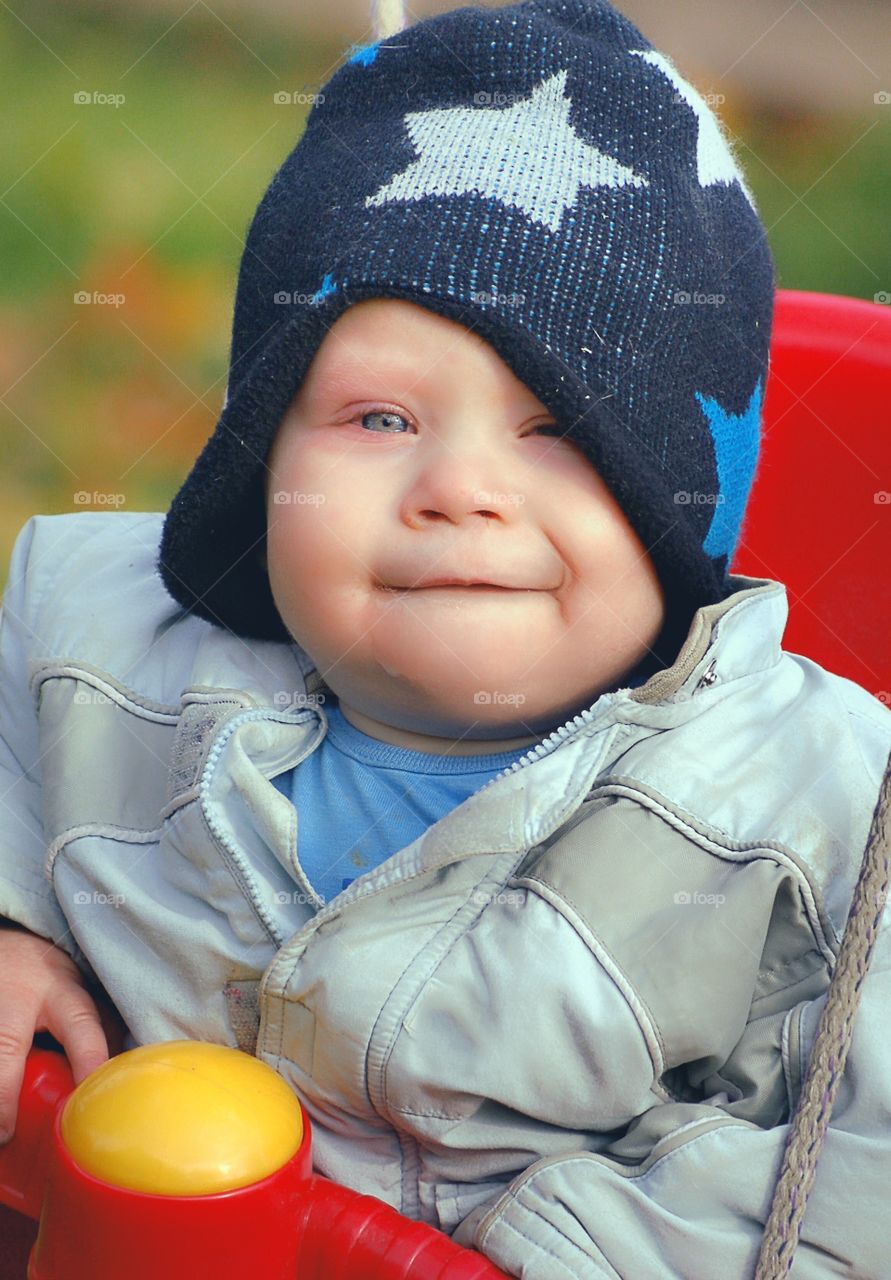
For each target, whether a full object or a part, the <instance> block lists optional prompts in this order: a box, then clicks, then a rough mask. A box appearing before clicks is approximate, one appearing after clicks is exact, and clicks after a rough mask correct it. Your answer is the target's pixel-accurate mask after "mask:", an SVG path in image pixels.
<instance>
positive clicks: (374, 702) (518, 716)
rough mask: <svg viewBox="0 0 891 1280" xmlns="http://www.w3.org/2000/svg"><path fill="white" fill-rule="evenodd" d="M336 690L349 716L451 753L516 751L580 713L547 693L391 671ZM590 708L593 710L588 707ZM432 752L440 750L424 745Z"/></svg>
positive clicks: (334, 690)
mask: <svg viewBox="0 0 891 1280" xmlns="http://www.w3.org/2000/svg"><path fill="white" fill-rule="evenodd" d="M332 691H333V692H334V693H336V694H337V696H338V697H339V698H340V699H341V703H342V704H345V705H346V707H347V710H348V712H349V711H352V712H360V713H361V715H363V716H366V717H368V718H369V719H370V720H372V721H374V722H375V726H380V727H381V728H382V729H383V728H386V729H390V730H393V731H395V733H396V734H397V735H398V734H399V733H408V734H417V735H420V736H421V737H423V738H425V739H435V740H436V741H437V742H439V741H441V742H442V744H443V746H442V750H443V751H446V750H447V749H448V747H449V746H450V745H451V744H455V743H464V744H468V745H469V744H470V743H478V744H480V747H481V748H482V749H485V748H486V744H491V746H490V748H489V749H490V750H491V751H493V752H495V751H501V750H510V749H512V748H513V747H514V746H515V745H516V746H519V745H520V744H521V743H523V742H525V741H526V740H531V739H535V740H540V739H541V738H543V737H545V736H547V734H549V733H550V732H552V731H553V730H554V729H556V728H557V727H558V726H559V725H561V724H563V723H564V722H565V721H566V720H567V719H569V718H570V716H571V715H573V714H574V712H575V710H577V708H574V707H573V708H566V709H564V708H562V707H555V706H554V705H552V704H548V703H547V702H546V700H545V699H543V698H542V694H541V691H539V692H538V694H537V695H536V696H535V698H534V699H533V695H531V694H529V695H527V694H525V693H523V692H520V691H518V690H510V689H504V688H500V689H499V688H497V687H496V688H483V687H481V686H480V685H479V684H474V683H473V682H471V683H470V684H463V683H456V682H454V681H451V682H447V683H442V682H440V683H438V684H437V685H436V687H434V688H431V687H430V686H428V685H424V684H418V683H414V682H412V681H411V680H408V679H406V677H405V675H404V674H402V675H397V674H395V673H394V672H393V670H392V669H391V671H390V673H384V676H383V678H382V679H381V680H377V681H374V682H372V683H370V684H369V685H367V686H365V687H361V686H360V687H352V688H350V689H342V690H341V691H338V690H337V689H334V687H333V685H332ZM584 705H587V703H585V704H584ZM360 727H361V726H360ZM530 745H531V742H530ZM424 749H426V750H433V751H435V750H437V749H438V748H437V745H436V743H435V742H434V743H433V744H427V743H425V744H424Z"/></svg>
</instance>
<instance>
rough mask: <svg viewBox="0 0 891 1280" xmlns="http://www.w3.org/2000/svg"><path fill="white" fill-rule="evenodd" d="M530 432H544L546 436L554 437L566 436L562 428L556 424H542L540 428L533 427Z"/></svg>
mask: <svg viewBox="0 0 891 1280" xmlns="http://www.w3.org/2000/svg"><path fill="white" fill-rule="evenodd" d="M532 431H546V432H548V434H550V435H554V436H563V435H565V434H566V433H565V431H564V430H563V428H562V427H558V426H557V424H556V422H543V423H541V425H540V426H538V427H533V428H532ZM531 434H532V433H531V432H530V435H531Z"/></svg>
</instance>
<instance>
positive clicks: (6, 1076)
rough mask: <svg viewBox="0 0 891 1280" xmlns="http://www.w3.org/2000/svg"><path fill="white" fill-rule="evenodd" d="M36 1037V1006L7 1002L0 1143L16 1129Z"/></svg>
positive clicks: (0, 1050) (1, 1041) (0, 1026)
mask: <svg viewBox="0 0 891 1280" xmlns="http://www.w3.org/2000/svg"><path fill="white" fill-rule="evenodd" d="M33 1038H34V1013H33V1010H32V1009H29V1008H27V1007H26V1006H22V1007H19V1008H16V1007H14V1006H13V1007H6V1006H4V1009H3V1015H2V1017H0V1146H2V1145H3V1144H4V1143H6V1142H8V1141H9V1140H10V1138H11V1137H12V1136H13V1134H14V1133H15V1120H16V1115H17V1113H18V1109H19V1095H20V1094H21V1092H22V1078H23V1077H24V1074H25V1059H26V1058H27V1056H28V1053H29V1051H30V1049H31V1041H32V1040H33Z"/></svg>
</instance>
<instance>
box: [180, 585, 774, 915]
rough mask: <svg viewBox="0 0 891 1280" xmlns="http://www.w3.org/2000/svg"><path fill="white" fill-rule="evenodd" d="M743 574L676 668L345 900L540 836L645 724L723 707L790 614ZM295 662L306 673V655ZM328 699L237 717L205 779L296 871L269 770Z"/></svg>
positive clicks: (540, 749)
mask: <svg viewBox="0 0 891 1280" xmlns="http://www.w3.org/2000/svg"><path fill="white" fill-rule="evenodd" d="M732 581H733V582H734V583H735V584H738V586H737V590H735V591H734V592H733V594H732V595H730V596H729V597H727V598H726V599H725V600H724V601H722V602H720V603H718V604H715V605H709V606H704V607H703V608H701V609H699V610H698V611H697V613H696V615H695V616H694V618H693V621H692V624H691V627H690V632H689V634H688V636H687V640H686V641H685V643H684V645H683V646H682V647H681V650H680V652H679V653H678V657H677V659H676V661H675V662H674V663H673V664H672V666H671V667H669V668H666V669H665V670H663V671H659V672H657V673H655V674H654V675H653V676H652V677H651V678H650V679H649V680H648V681H647V682H646V684H645V685H643V686H641V687H640V688H636V689H616V690H612V691H610V692H607V693H603V694H600V695H599V696H598V697H597V698H595V700H594V701H593V702H592V703H591V705H590V706H589V707H588V708H586V709H584V710H583V711H582V712H581V713H580V714H578V715H575V716H573V717H572V718H571V719H570V720H568V721H566V722H565V723H564V724H563V725H560V726H559V727H558V728H557V729H555V730H554V731H553V732H552V733H550V734H549V735H548V736H547V737H546V738H545V739H544V740H543V741H542V742H540V743H538V744H537V745H536V746H535V747H533V748H531V749H530V751H529V752H527V753H526V754H525V755H524V756H522V757H521V758H520V759H519V760H518V761H516V762H514V763H513V764H512V765H510V766H508V768H507V769H506V770H504V771H502V773H500V774H498V775H497V777H495V778H494V779H492V780H491V781H490V782H488V783H486V784H485V785H484V786H483V787H481V788H480V790H479V791H477V792H475V793H474V795H472V796H470V797H469V798H468V799H467V800H465V801H464V802H463V803H462V804H460V805H458V806H457V807H456V808H455V809H453V810H451V811H450V812H449V813H447V814H445V815H444V816H443V817H442V818H441V819H440V820H439V821H438V822H436V823H434V824H433V825H432V826H431V827H430V828H429V829H428V830H427V831H426V832H425V833H424V834H423V835H422V836H420V837H419V838H418V839H417V840H415V841H414V842H413V843H412V844H411V845H409V846H407V847H406V848H405V849H403V850H401V851H400V852H399V853H398V854H397V855H396V856H395V857H394V858H392V859H390V860H389V861H388V862H387V863H385V864H383V866H382V867H379V868H376V869H375V870H374V871H372V872H369V873H368V874H367V875H365V876H362V877H360V878H359V879H357V880H356V881H354V882H353V884H352V885H350V886H349V888H348V889H347V890H345V891H344V893H343V894H340V895H338V898H337V899H336V901H337V902H338V903H344V904H345V903H346V902H347V901H348V900H352V898H353V897H356V896H359V895H361V894H363V893H365V892H369V891H373V890H375V889H381V888H384V887H386V885H387V884H389V883H391V882H392V881H393V880H394V879H395V878H397V877H399V876H404V875H407V874H412V873H413V872H420V871H425V870H431V869H433V868H434V867H437V866H443V865H447V864H449V863H452V862H455V861H457V860H459V859H461V858H464V857H468V856H472V855H474V854H480V853H488V854H497V853H504V852H509V851H512V850H517V851H520V850H525V849H528V848H533V847H535V846H536V845H540V844H541V843H542V842H543V841H545V840H546V839H548V838H549V837H550V836H551V835H552V834H553V832H554V831H556V830H557V829H558V828H559V827H560V826H561V825H562V824H563V823H565V822H566V820H567V819H568V818H569V817H570V816H571V815H572V814H573V813H574V812H575V811H576V809H577V808H578V806H579V804H581V802H582V801H583V800H584V798H585V796H586V795H587V793H588V792H589V791H590V788H591V786H592V784H593V782H594V780H595V779H596V778H597V777H598V776H599V775H601V774H603V773H604V772H606V771H609V769H610V767H611V765H612V762H613V761H615V760H616V759H618V758H619V756H620V755H621V754H622V753H623V751H625V750H626V749H627V747H628V746H630V745H631V744H632V743H633V742H634V741H635V740H637V739H638V738H639V737H640V734H641V732H642V731H643V732H644V733H645V734H646V735H649V734H651V733H653V732H654V731H655V732H659V731H661V730H665V729H669V728H674V727H676V726H678V725H680V724H683V723H686V722H687V721H689V720H691V719H693V718H695V717H696V716H697V715H698V714H699V712H700V710H701V709H703V708H705V707H706V706H708V705H712V704H713V696H712V693H713V692H717V693H718V694H719V695H720V694H721V693H722V688H723V686H725V685H727V684H729V683H730V682H732V681H734V680H736V679H739V678H742V677H750V676H752V675H754V674H756V673H757V672H758V671H761V670H766V669H768V668H770V667H772V666H774V665H776V663H778V662H779V660H780V657H781V647H780V644H781V640H782V635H783V631H784V628H785V624H786V618H787V616H788V604H787V599H786V590H785V587H784V586H783V585H782V584H781V583H779V582H774V581H771V580H769V579H757V578H745V577H736V578H734V579H733V580H732ZM296 660H297V662H298V664H299V665H300V667H301V670H303V669H304V668H305V667H306V655H305V654H302V653H301V654H299V655H297V656H296ZM292 661H294V658H292ZM306 674H307V676H308V680H307V685H306V688H307V691H308V692H311V693H312V694H313V695H314V697H315V698H318V695H319V693H320V692H321V691H322V690H323V689H324V687H325V686H324V682H323V681H322V680H321V678H320V677H319V675H318V672H314V671H311V670H307V672H306ZM267 693H268V691H267ZM270 704H271V705H270ZM323 708H324V702H323V701H322V700H321V699H320V700H319V701H313V700H309V701H307V703H306V704H305V705H304V706H303V707H302V708H297V709H295V711H289V710H287V709H284V708H282V707H281V706H280V705H276V703H275V699H274V697H267V699H266V706H262V705H255V706H254V708H252V709H249V710H247V711H244V712H242V713H241V714H239V715H237V716H236V717H235V719H234V720H233V721H230V723H229V725H228V726H227V727H226V729H225V730H224V732H223V734H222V735H221V738H220V740H219V741H218V742H217V743H216V744H215V749H214V751H213V752H212V753H211V757H210V759H209V761H208V765H209V767H208V768H207V769H206V771H205V777H204V785H203V786H202V796H203V800H204V803H205V805H207V806H209V807H210V808H211V809H212V810H213V813H211V812H207V814H206V816H207V818H208V821H209V825H210V826H211V827H213V826H214V825H215V824H216V823H217V822H218V823H220V824H221V826H222V828H223V829H228V830H229V832H231V834H232V844H233V847H240V848H241V849H243V850H244V852H245V854H246V856H247V858H248V860H251V859H252V858H254V857H258V856H260V857H262V856H264V855H263V849H265V850H266V855H265V856H268V851H269V850H270V849H271V851H272V852H273V853H274V855H275V857H276V858H277V859H278V861H279V862H280V863H281V864H282V865H284V866H285V867H286V868H289V869H290V870H291V872H292V874H293V872H294V871H295V867H294V864H293V862H292V858H293V852H292V849H291V839H292V825H291V819H290V817H289V816H288V814H289V812H290V811H289V806H288V802H287V801H286V800H285V798H284V797H283V796H282V795H281V794H280V793H279V792H278V791H277V789H276V788H275V787H274V786H273V785H272V783H270V782H269V781H268V779H269V777H270V776H272V775H273V774H275V773H278V772H281V771H282V770H283V769H286V768H290V767H291V766H292V765H293V764H295V763H296V762H298V761H299V760H300V759H303V758H304V757H305V756H306V755H307V754H308V753H309V752H310V751H312V750H315V748H316V747H317V746H318V745H319V743H320V742H321V740H322V738H323V737H324V731H325V714H324V709H323ZM558 748H559V750H558ZM255 846H256V847H255ZM327 913H328V912H327V909H326V913H325V914H326V915H327Z"/></svg>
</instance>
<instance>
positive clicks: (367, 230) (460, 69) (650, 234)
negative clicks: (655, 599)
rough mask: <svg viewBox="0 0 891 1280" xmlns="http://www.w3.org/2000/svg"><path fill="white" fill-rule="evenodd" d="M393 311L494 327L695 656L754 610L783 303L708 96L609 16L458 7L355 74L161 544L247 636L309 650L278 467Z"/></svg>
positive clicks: (250, 270) (242, 331)
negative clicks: (386, 312) (285, 618)
mask: <svg viewBox="0 0 891 1280" xmlns="http://www.w3.org/2000/svg"><path fill="white" fill-rule="evenodd" d="M369 297H394V298H404V299H407V300H409V301H412V302H414V303H416V304H418V305H420V306H424V307H427V308H429V309H431V310H432V311H435V312H436V313H438V314H440V315H443V316H446V317H449V318H451V319H454V320H456V321H458V322H460V323H463V324H466V325H468V326H473V327H474V332H475V333H476V334H478V335H479V336H482V337H484V338H486V339H487V340H488V341H489V342H490V343H491V344H492V346H493V347H494V349H495V350H496V351H497V352H498V354H499V355H500V356H501V357H502V358H503V359H504V360H505V361H506V362H507V364H508V365H509V366H510V367H511V368H512V370H513V371H514V373H515V374H516V375H517V376H518V377H519V378H520V379H521V380H522V381H523V382H525V383H526V384H527V386H528V387H529V388H530V389H531V390H532V391H533V392H534V393H535V395H537V396H538V398H539V399H540V400H541V401H542V402H543V403H544V404H545V405H546V407H547V408H548V409H549V411H550V412H551V413H553V415H554V416H555V418H556V420H557V421H558V423H559V424H560V425H561V427H562V428H563V429H564V430H565V431H566V432H567V433H568V435H569V437H570V438H572V439H573V440H574V441H575V442H576V443H577V444H578V445H579V447H580V448H581V449H582V450H583V451H584V453H585V454H586V455H587V457H588V458H589V459H590V460H591V462H592V464H593V465H594V466H595V467H596V468H597V469H598V471H599V472H600V473H601V475H602V476H603V478H604V480H605V481H606V483H607V484H608V485H609V487H610V489H611V490H612V492H613V493H614V495H615V496H616V498H617V500H618V501H619V503H620V505H621V506H622V508H623V510H624V512H625V513H626V515H627V517H628V519H629V521H630V523H631V524H632V526H633V527H634V528H635V530H636V531H637V533H638V535H639V536H640V538H641V540H642V542H643V544H644V546H645V547H646V548H647V550H648V552H649V554H650V556H651V558H652V560H653V563H654V565H655V567H656V569H657V572H658V573H659V576H660V579H661V581H662V582H663V585H664V586H665V589H666V593H667V597H668V607H669V612H668V618H667V621H666V629H665V632H664V633H663V636H662V637H660V642H658V643H657V647H658V644H663V647H664V650H665V658H666V660H667V661H670V660H671V659H672V658H673V656H674V651H675V650H676V646H677V645H678V644H679V643H680V642H681V640H683V638H684V636H685V635H686V630H687V627H688V625H689V621H690V618H691V616H692V612H693V611H694V610H695V609H696V608H697V607H698V606H699V605H702V604H708V603H711V602H713V601H715V600H719V599H722V598H723V597H724V596H725V595H726V594H728V591H729V589H730V587H729V583H728V580H727V567H728V563H729V560H730V559H731V558H732V554H733V550H734V547H735V545H736V541H737V539H738V536H739V530H740V522H741V520H742V517H743V514H744V511H745V505H746V500H747V497H748V493H749V489H750V486H751V483H752V478H753V472H754V468H755V465H756V461H757V455H758V441H759V432H760V416H761V403H762V396H763V391H764V384H765V377H766V370H767V354H768V346H769V338H770V322H771V312H772V302H773V264H772V261H771V257H770V253H769V250H768V247H767V243H766V239H765V235H764V230H763V228H762V226H761V223H760V220H759V218H758V216H757V213H756V211H755V209H754V207H753V203H752V200H751V195H750V193H749V192H748V191H747V188H746V186H745V184H744V181H743V179H742V177H741V175H740V173H739V171H738V169H737V166H736V164H735V161H734V159H733V156H732V154H731V152H730V150H729V149H728V147H727V144H726V143H725V141H724V138H723V135H722V131H721V129H720V126H719V125H718V122H717V120H716V118H715V117H714V115H713V114H712V113H711V111H710V109H709V108H708V106H707V105H706V104H705V102H704V101H703V99H702V98H701V97H700V96H699V95H698V94H697V93H696V92H695V90H694V89H693V88H692V87H691V86H690V85H689V84H688V83H687V82H686V81H685V80H684V79H683V78H682V77H681V76H680V75H679V73H678V72H677V70H675V68H674V67H673V66H672V64H671V63H670V62H669V61H668V60H667V59H666V58H665V57H664V56H663V55H661V54H659V53H657V52H656V51H655V50H653V49H652V47H651V46H650V44H649V43H648V42H647V41H646V40H645V39H644V37H643V36H642V35H641V34H640V32H638V31H637V30H636V28H635V27H634V26H633V25H632V24H631V23H630V22H628V21H627V20H626V19H625V18H623V17H622V16H621V15H619V14H618V13H617V12H616V11H615V10H614V9H613V8H612V7H611V6H610V5H609V4H607V3H605V0H528V2H527V3H523V4H516V5H509V6H507V7H505V8H501V9H478V8H466V9H460V10H456V11H454V12H451V13H446V14H441V15H439V16H437V17H434V18H431V19H428V20H426V21H423V22H419V23H417V24H415V25H414V26H409V27H407V28H406V29H405V30H403V31H400V32H399V33H398V34H395V35H393V36H392V37H390V38H388V39H386V40H382V41H379V42H377V43H375V44H373V45H371V46H369V47H367V48H361V49H359V50H358V51H356V52H355V53H354V54H353V56H352V57H351V58H350V59H349V61H348V62H346V63H345V64H344V65H343V66H341V67H340V68H339V70H338V71H336V72H335V74H334V75H333V76H332V78H331V79H330V80H329V81H328V83H327V84H326V85H324V86H323V89H322V92H321V95H320V100H319V101H318V102H316V103H315V104H314V106H313V108H312V111H311V112H310V115H309V118H308V121H307V125H306V129H305V132H304V134H303V136H302V138H301V139H300V142H299V143H298V145H297V146H296V148H295V149H294V151H293V152H292V153H291V155H289V156H288V158H287V159H286V160H285V162H284V163H283V165H282V166H281V168H280V169H279V171H278V172H277V173H276V175H275V177H274V178H273V180H272V183H271V184H270V187H269V189H268V191H267V192H266V194H265V195H264V197H263V199H262V201H261V203H260V206H259V208H258V210H257V212H256V214H255V217H254V219H253V222H252V224H251V227H250V231H249V234H248V239H247V243H246V247H245V252H244V256H243V259H242V264H241V270H240V274H239V281H238V291H237V297H236V304H235V316H234V323H233V337H232V350H231V358H230V375H229V387H228V399H227V403H226V405H225V408H224V411H223V414H222V416H221V419H220V423H219V425H218V427H217V430H216V432H215V433H214V435H213V437H212V438H211V440H210V441H209V442H208V444H207V446H206V447H205V449H204V451H203V453H202V454H201V456H200V458H199V460H198V462H197V463H196V465H195V467H194V469H193V471H192V473H191V475H190V476H189V478H188V479H187V481H186V483H185V484H184V485H183V487H182V489H181V490H180V492H179V494H178V495H177V497H176V498H175V499H174V502H173V504H172V506H171V509H170V512H169V514H168V518H167V522H166V525H165V530H164V538H163V541H162V547H161V555H160V570H161V573H162V576H163V579H164V581H165V583H166V585H167V587H168V589H169V590H170V591H171V593H172V594H173V595H174V597H175V598H176V599H177V600H179V601H180V602H181V603H182V604H183V605H184V606H185V607H186V608H193V609H194V610H195V611H196V612H197V613H199V614H200V615H201V616H203V617H205V618H208V619H210V620H211V621H213V622H216V623H218V624H220V625H222V626H226V627H229V628H231V629H232V630H233V631H235V632H237V633H239V634H242V635H245V636H257V637H263V638H273V639H278V638H284V637H285V635H286V633H285V629H284V625H283V623H282V622H281V619H280V618H279V616H278V614H277V611H276V609H275V605H274V602H273V600H272V596H271V593H270V590H269V584H268V579H267V578H266V577H265V575H264V574H263V572H262V571H261V569H260V568H259V565H258V563H257V558H256V552H257V550H258V549H259V548H261V547H262V545H263V540H264V536H265V528H266V514H265V508H264V501H263V475H264V466H263V463H264V459H265V457H266V454H267V452H268V449H269V445H270V442H271V440H272V438H273V435H274V433H275V430H276V427H277V425H278V423H279V422H280V421H281V418H282V416H283V414H284V412H285V410H286V408H287V406H288V404H289V402H290V401H291V399H292V398H293V396H294V394H295V393H296V391H297V389H298V388H299V386H300V384H301V382H302V380H303V378H304V376H305V373H306V370H307V368H308V366H309V362H310V360H311V359H312V356H313V355H314V353H315V351H316V350H317V349H318V346H319V344H320V343H321V341H322V340H323V338H324V336H325V334H326V333H327V332H328V330H329V329H330V327H331V325H332V324H333V323H334V321H335V320H336V319H337V317H338V316H339V315H341V314H342V313H343V312H344V311H345V310H346V309H347V308H348V307H349V306H351V305H353V304H354V303H356V302H358V301H360V300H361V299H363V298H369ZM369 500H373V495H369Z"/></svg>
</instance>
